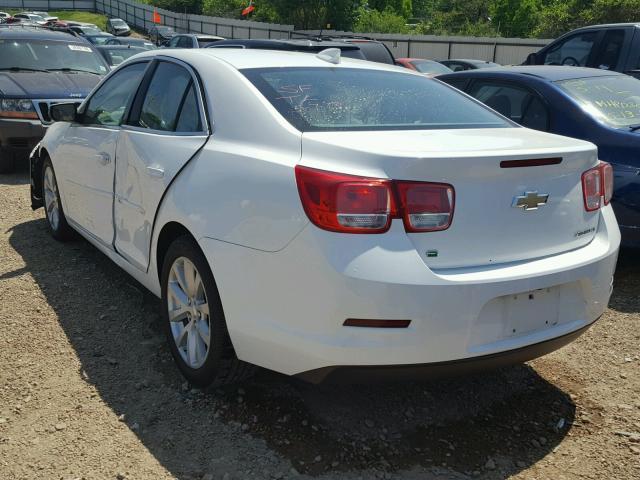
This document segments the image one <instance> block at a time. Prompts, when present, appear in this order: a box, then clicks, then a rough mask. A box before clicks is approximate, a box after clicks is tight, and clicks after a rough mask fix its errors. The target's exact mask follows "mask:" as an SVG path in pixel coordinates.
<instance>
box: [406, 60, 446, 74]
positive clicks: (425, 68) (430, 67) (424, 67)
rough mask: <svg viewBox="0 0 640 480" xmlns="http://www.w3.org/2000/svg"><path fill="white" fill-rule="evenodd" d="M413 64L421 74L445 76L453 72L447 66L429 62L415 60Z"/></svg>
mask: <svg viewBox="0 0 640 480" xmlns="http://www.w3.org/2000/svg"><path fill="white" fill-rule="evenodd" d="M411 63H412V64H413V66H414V67H416V70H418V71H419V72H420V73H433V74H443V73H451V72H452V70H451V69H450V68H449V67H447V66H446V65H442V64H441V63H438V62H432V61H429V60H413V61H412V62H411Z"/></svg>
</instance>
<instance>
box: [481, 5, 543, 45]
mask: <svg viewBox="0 0 640 480" xmlns="http://www.w3.org/2000/svg"><path fill="white" fill-rule="evenodd" d="M540 8H541V5H540V0H494V1H493V5H492V6H491V8H490V10H489V13H490V15H491V21H492V23H493V24H494V25H496V26H498V25H499V26H500V34H501V35H502V36H503V37H527V36H529V35H530V34H531V32H532V31H533V29H534V28H535V27H536V26H537V25H538V14H539V11H540Z"/></svg>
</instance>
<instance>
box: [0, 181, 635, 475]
mask: <svg viewBox="0 0 640 480" xmlns="http://www.w3.org/2000/svg"><path fill="white" fill-rule="evenodd" d="M28 192H29V188H28V175H27V173H26V172H21V173H18V174H14V175H5V176H2V175H0V300H1V301H0V326H1V328H2V334H0V364H1V365H2V368H1V369H0V479H2V480H5V479H64V480H66V479H76V478H78V479H79V478H85V479H116V478H117V479H125V478H126V479H165V478H178V479H183V480H187V479H197V480H200V479H224V480H227V479H244V478H261V479H262V478H323V479H324V478H346V479H355V478H363V479H369V478H401V479H445V478H452V479H466V478H481V479H498V478H507V477H509V478H520V479H525V478H527V479H534V478H535V479H547V478H548V479H554V480H555V479H573V478H607V479H632V478H633V479H638V478H640V368H639V365H640V330H639V329H638V326H639V320H640V298H639V295H638V294H639V293H640V269H639V267H640V255H638V253H635V252H623V254H622V255H621V258H620V263H619V267H618V273H617V275H616V289H615V291H614V296H613V299H612V301H611V308H610V309H609V310H608V311H607V313H606V314H605V315H604V316H603V317H602V318H601V320H600V321H599V322H598V323H597V324H596V325H595V326H594V327H593V328H592V329H591V330H590V331H589V332H587V333H586V334H585V335H583V336H582V337H581V338H580V339H579V340H578V341H576V342H574V343H573V344H571V345H569V346H567V347H565V348H564V349H562V350H560V351H558V352H555V353H553V354H551V355H548V356H546V357H544V358H541V359H538V360H536V361H534V362H531V363H530V364H527V365H521V366H515V367H511V368H507V369H504V370H501V371H497V372H491V373H487V374H484V375H478V376H473V377H467V378H457V379H450V380H446V381H437V382H436V381H434V382H429V383H407V384H400V385H376V386H364V387H362V386H361V387H351V386H312V385H307V384H302V383H299V382H296V381H294V380H291V379H288V378H285V377H283V376H280V375H277V374H274V373H269V372H265V371H263V372H260V373H259V374H258V375H257V376H256V378H255V379H253V380H251V381H249V382H247V383H245V384H243V385H241V386H239V387H235V388H231V389H227V390H216V391H210V392H201V391H198V390H194V389H191V388H190V386H189V385H187V384H185V383H183V380H182V379H181V377H180V376H179V374H178V372H177V369H176V368H175V366H174V364H173V361H172V359H171V356H170V353H169V351H168V349H167V347H166V346H165V341H164V338H163V337H162V334H161V331H160V326H159V315H158V311H159V310H158V309H159V302H158V301H157V300H156V299H155V298H154V297H152V296H151V295H150V294H148V293H146V292H144V291H143V289H142V287H141V286H140V285H138V284H136V283H135V281H133V280H132V279H131V278H130V277H128V276H127V275H126V274H125V273H124V272H122V271H121V270H119V269H118V268H117V267H116V266H115V265H113V264H112V263H111V262H110V261H109V260H108V259H107V258H106V257H104V256H103V255H102V254H100V253H99V252H98V251H97V250H95V249H94V248H93V247H92V246H90V245H89V244H88V243H87V242H85V241H83V240H78V241H75V242H71V243H67V244H61V243H58V242H55V241H54V240H52V239H51V238H50V237H49V235H48V234H47V232H46V230H45V221H44V219H43V213H42V210H40V211H37V212H32V211H31V209H30V208H29V199H28Z"/></svg>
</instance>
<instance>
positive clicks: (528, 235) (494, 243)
mask: <svg viewBox="0 0 640 480" xmlns="http://www.w3.org/2000/svg"><path fill="white" fill-rule="evenodd" d="M528 161H533V163H534V164H536V163H542V165H537V166H524V165H525V164H526V163H527V162H528ZM503 162H511V164H506V165H505V163H503ZM501 163H502V166H501ZM529 163H531V162H529ZM301 164H302V165H305V166H309V167H313V168H318V169H324V170H329V171H338V172H341V173H347V174H354V175H361V176H369V177H379V178H391V179H394V180H410V181H424V182H438V183H447V184H451V185H453V187H454V189H455V211H454V215H453V221H452V224H451V226H450V227H449V228H448V229H447V230H444V231H439V232H424V233H407V235H408V237H409V238H410V240H411V242H412V243H413V246H414V247H415V249H416V251H417V252H418V253H419V255H420V256H421V257H422V258H423V260H424V261H425V263H426V264H427V265H428V266H429V267H431V268H433V269H439V268H442V269H445V268H447V269H448V268H459V267H471V266H480V265H490V264H500V263H506V262H515V261H521V260H526V259H531V258H539V257H544V256H548V255H554V254H557V253H561V252H564V251H568V250H572V249H576V248H579V247H582V246H584V245H586V244H588V243H589V242H590V241H591V240H592V238H593V236H594V235H595V231H596V229H597V224H598V218H599V216H598V214H597V212H586V211H585V208H584V202H583V194H582V183H581V176H582V173H583V172H585V171H586V170H588V169H589V168H591V167H593V166H595V165H596V164H597V154H596V149H595V147H594V146H593V145H591V144H590V143H588V142H583V141H580V140H574V139H569V138H566V137H560V136H556V135H550V134H545V133H541V132H536V131H533V130H528V129H524V128H498V129H473V130H469V129H460V130H413V131H369V132H354V131H350V132H307V133H304V134H303V136H302V160H301ZM505 167H507V168H505ZM545 196H548V197H546V199H545ZM536 202H537V203H540V204H541V205H540V206H538V207H537V208H533V207H534V206H536V205H533V204H534V203H536ZM518 204H520V205H518ZM526 206H528V207H530V208H525V207H526ZM394 221H396V222H400V221H401V220H394Z"/></svg>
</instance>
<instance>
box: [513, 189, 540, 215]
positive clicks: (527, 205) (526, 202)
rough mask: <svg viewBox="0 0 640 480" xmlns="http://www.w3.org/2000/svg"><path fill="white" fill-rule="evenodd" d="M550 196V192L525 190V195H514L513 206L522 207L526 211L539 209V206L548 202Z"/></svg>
mask: <svg viewBox="0 0 640 480" xmlns="http://www.w3.org/2000/svg"><path fill="white" fill-rule="evenodd" d="M548 198H549V194H548V193H540V194H538V192H525V193H524V195H519V196H517V197H513V203H512V204H511V206H512V207H513V208H522V209H523V210H525V211H528V210H537V209H538V207H541V206H543V205H546V204H547V199H548Z"/></svg>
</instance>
